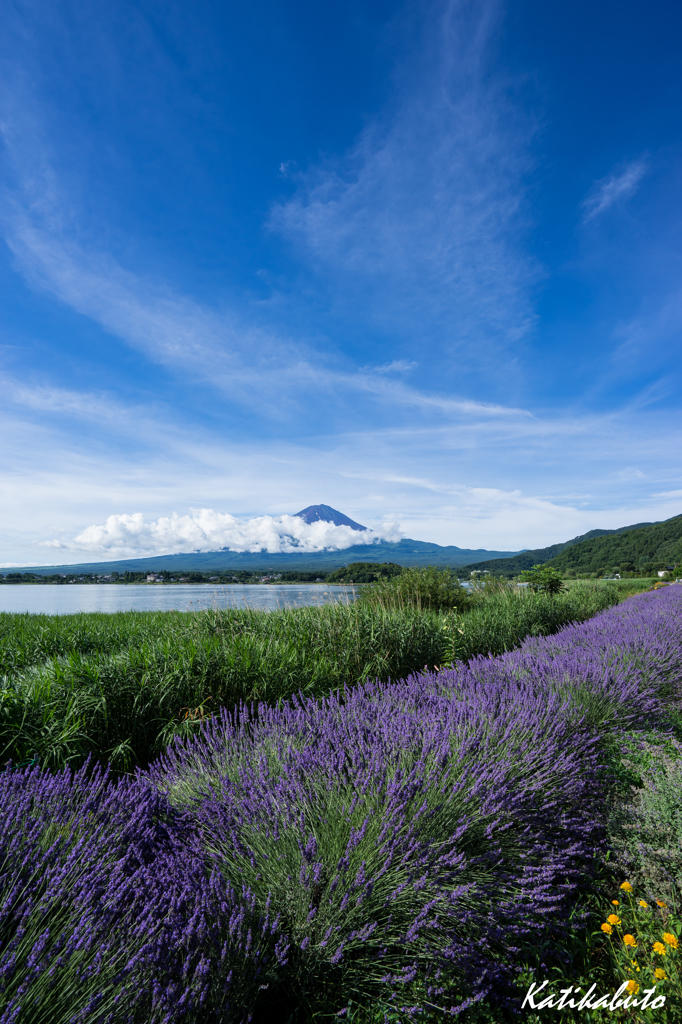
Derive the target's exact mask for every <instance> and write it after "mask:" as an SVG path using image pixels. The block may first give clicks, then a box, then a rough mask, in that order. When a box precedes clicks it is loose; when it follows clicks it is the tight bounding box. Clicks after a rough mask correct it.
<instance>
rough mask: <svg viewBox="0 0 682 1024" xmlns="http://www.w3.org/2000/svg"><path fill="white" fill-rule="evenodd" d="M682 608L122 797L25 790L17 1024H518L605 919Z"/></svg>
mask: <svg viewBox="0 0 682 1024" xmlns="http://www.w3.org/2000/svg"><path fill="white" fill-rule="evenodd" d="M681 611H682V588H678V587H670V588H668V589H667V590H666V591H664V592H662V593H657V594H645V595H641V596H638V597H636V598H633V599H631V600H630V601H628V602H626V603H625V604H623V605H620V606H618V607H616V608H613V609H610V610H609V611H607V612H605V613H603V614H601V615H600V616H598V617H597V618H595V619H592V620H590V621H588V622H586V623H582V624H581V625H576V626H570V627H567V628H566V629H564V630H562V631H561V632H560V633H558V634H556V635H555V636H552V637H539V638H532V639H529V640H527V641H526V642H525V643H524V644H523V645H522V647H521V648H520V649H519V650H517V651H514V652H510V653H508V654H504V655H502V656H500V657H497V658H476V659H473V660H471V661H470V662H468V663H466V664H464V663H460V664H457V665H456V666H455V667H454V668H452V669H449V670H445V671H441V672H437V673H423V674H420V675H416V676H413V677H411V678H410V679H408V680H407V681H405V682H402V683H397V684H390V683H387V682H377V683H364V684H362V685H360V686H358V687H356V688H354V689H349V690H344V691H338V692H336V693H334V694H332V695H330V696H328V697H326V698H324V699H322V700H315V699H313V698H304V697H303V696H301V697H299V698H298V699H294V700H291V701H289V702H286V703H283V704H282V706H281V707H279V708H272V707H269V706H267V705H264V704H262V705H259V706H257V707H256V706H246V705H242V706H241V707H240V708H238V709H237V710H236V711H234V712H232V713H229V712H223V713H222V715H221V716H219V717H216V718H214V719H213V720H211V721H210V722H207V723H205V725H204V726H203V728H202V731H201V733H200V735H198V736H196V737H195V738H193V739H192V740H189V741H186V742H184V743H182V742H179V741H178V742H177V743H176V745H175V746H174V747H173V748H172V749H170V750H168V751H167V752H166V754H164V755H163V756H162V757H161V758H160V759H159V761H158V762H156V763H155V764H154V765H153V766H152V767H151V768H150V769H149V770H148V771H147V772H146V773H139V774H138V776H137V777H136V778H135V779H134V780H133V779H128V780H123V781H121V782H120V783H118V784H116V785H114V784H112V783H110V782H108V781H107V779H106V778H105V777H103V776H101V775H99V774H98V773H97V772H95V773H94V774H92V775H88V773H86V772H85V771H82V772H80V773H78V774H77V775H75V776H71V775H70V774H69V773H68V772H67V773H63V774H61V775H58V776H56V777H50V776H48V775H45V774H42V773H40V772H38V771H36V770H31V771H28V772H21V773H20V772H9V773H8V774H6V775H4V776H0V798H2V799H3V807H5V808H8V809H9V810H8V813H7V814H6V815H5V817H4V819H3V821H2V823H1V824H0V849H1V850H2V864H3V867H2V872H0V943H1V945H0V979H2V980H1V981H0V1024H5V1022H9V1021H11V1020H17V1021H19V1020H20V1021H21V1022H22V1024H23V1021H28V1022H30V1024H34V1022H35V1024H38V1022H39V1021H46V1022H48V1021H49V1024H61V1022H62V1021H64V1022H66V1021H71V1020H73V1021H79V1022H82V1024H95V1022H97V1024H99V1022H100V1021H102V1022H103V1021H112V1022H113V1021H140V1022H142V1021H144V1022H148V1021H149V1022H157V1021H159V1022H161V1021H164V1022H166V1024H174V1022H175V1021H188V1022H190V1021H191V1022H194V1021H196V1022H197V1024H198V1022H200V1021H204V1020H211V1019H214V1020H216V1021H225V1022H232V1021H235V1022H236V1021H240V1020H244V1021H246V1020H247V1019H249V1018H250V1015H251V1014H252V1013H253V1014H255V1019H256V1020H268V1019H281V1020H286V1019H287V1015H288V1013H289V1011H290V1010H292V1009H293V1008H294V1007H296V1008H298V1012H299V1016H298V1017H297V1018H296V1019H297V1020H306V1019H310V1018H311V1017H312V1016H313V1015H314V1014H318V1013H319V1014H323V1015H325V1014H334V1013H341V1014H343V1012H344V1010H345V1007H346V1006H347V1005H348V1004H349V1002H351V1001H352V1002H353V1004H354V1005H356V1006H357V1005H358V1004H360V1005H363V1004H364V1005H368V1004H369V1005H371V1006H372V1007H373V1012H374V1011H377V1010H378V1009H380V1008H382V1007H383V1010H385V1011H387V1012H395V1014H396V1016H395V1017H393V1019H397V1018H400V1019H404V1018H406V1017H408V1016H410V1015H411V1014H412V1013H416V1012H420V1013H427V1012H430V1011H431V1010H433V1011H434V1012H435V1011H436V1009H437V1008H440V1011H441V1012H442V1011H443V1010H445V1011H451V1012H461V1011H466V1009H467V1007H469V1008H472V1009H473V1005H472V1004H476V1003H478V1002H480V1001H481V1000H483V999H484V998H486V997H488V998H490V999H491V1000H493V1001H497V1009H496V1011H495V1012H496V1013H497V1014H498V1017H497V1019H500V1020H501V1019H503V1015H504V1013H505V1010H504V1003H505V999H508V998H509V993H510V992H511V988H510V986H511V985H512V983H513V981H514V978H515V976H516V974H517V972H518V970H519V969H520V967H522V966H523V965H524V964H526V965H527V964H528V962H529V960H530V959H531V958H532V956H535V962H536V964H537V965H538V967H539V968H540V969H543V970H544V969H550V967H551V966H552V963H553V964H554V966H556V964H557V958H558V962H559V963H560V962H561V956H562V953H561V949H562V942H563V937H564V935H565V934H566V932H567V931H568V930H569V929H571V928H573V927H575V926H576V925H580V922H581V914H583V915H584V911H583V910H582V909H581V908H582V907H583V905H584V904H583V902H582V898H583V896H584V894H585V892H586V891H587V890H589V887H590V885H591V878H592V876H593V873H594V872H595V871H596V869H597V865H598V861H599V857H600V855H601V854H602V853H603V852H604V851H605V849H606V845H607V837H606V834H605V830H604V828H603V827H602V824H601V823H602V822H605V820H606V804H607V798H608V797H609V792H610V791H609V786H610V785H611V779H610V775H609V757H610V753H609V747H608V743H607V742H605V741H607V740H608V739H609V737H613V736H615V735H621V734H622V733H623V731H624V730H631V731H632V730H637V729H640V728H646V729H649V730H651V729H655V728H656V727H657V726H661V725H664V724H665V722H666V720H667V716H668V715H669V714H670V709H671V708H672V709H673V711H674V708H675V707H676V706H677V704H678V703H679V699H680V693H679V690H680V679H681V678H682V617H681V616H680V612H681ZM553 950H554V952H552V951H553ZM552 957H554V960H553V961H552Z"/></svg>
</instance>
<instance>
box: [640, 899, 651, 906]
mask: <svg viewBox="0 0 682 1024" xmlns="http://www.w3.org/2000/svg"><path fill="white" fill-rule="evenodd" d="M639 905H640V907H648V906H649V904H648V903H645V902H644V900H640V901H639Z"/></svg>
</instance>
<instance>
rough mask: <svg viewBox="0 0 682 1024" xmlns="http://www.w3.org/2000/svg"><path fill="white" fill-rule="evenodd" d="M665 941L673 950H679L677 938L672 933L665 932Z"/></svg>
mask: <svg viewBox="0 0 682 1024" xmlns="http://www.w3.org/2000/svg"><path fill="white" fill-rule="evenodd" d="M663 941H664V942H667V944H668V945H669V946H672V948H673V949H677V947H678V946H679V942H678V941H677V936H675V935H671V934H670V932H663Z"/></svg>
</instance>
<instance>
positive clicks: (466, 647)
mask: <svg viewBox="0 0 682 1024" xmlns="http://www.w3.org/2000/svg"><path fill="white" fill-rule="evenodd" d="M632 582H633V583H635V584H640V583H641V582H642V581H632ZM627 592H628V590H627V588H625V587H623V586H620V587H617V586H615V585H608V584H582V585H574V586H572V587H571V588H570V589H569V590H567V591H566V592H565V593H563V594H560V595H558V596H556V597H548V596H545V595H542V594H533V593H531V592H530V591H525V592H524V591H521V592H511V591H510V590H509V589H508V588H503V587H499V588H497V590H496V589H495V588H494V587H493V588H490V587H484V588H481V589H480V590H479V591H478V592H477V593H475V594H474V595H473V596H469V597H467V596H466V595H464V594H463V592H461V591H460V592H459V594H458V595H456V597H455V598H454V599H453V600H454V604H455V605H458V606H459V607H455V608H451V609H450V610H446V611H442V610H441V611H435V610H431V609H429V608H424V607H410V606H409V605H408V604H407V603H404V602H403V603H402V606H401V602H400V600H399V601H397V602H396V600H395V595H393V597H390V595H389V597H390V599H386V598H385V597H384V598H381V595H379V597H380V599H379V601H378V602H375V603H374V604H372V603H371V602H368V601H360V602H358V603H355V604H352V605H345V606H343V605H336V606H326V607H321V608H320V607H317V608H300V609H292V610H282V611H277V612H256V611H239V610H228V611H216V610H213V611H207V612H199V613H180V612H125V613H119V614H114V615H106V614H92V613H88V614H81V615H66V616H58V617H52V616H41V615H9V614H3V615H0V681H1V689H0V744H1V745H0V759H1V761H2V762H5V761H7V760H8V759H9V758H11V759H12V760H13V761H14V762H15V763H16V762H18V761H23V760H25V759H27V758H29V757H32V756H33V755H34V754H37V755H38V757H39V758H40V762H41V764H43V765H45V766H47V767H51V768H55V767H58V766H60V765H63V764H71V765H73V766H76V765H78V764H81V763H82V762H83V760H84V759H85V758H86V757H87V756H88V754H92V755H94V757H95V758H96V759H98V760H99V761H101V762H102V763H106V762H107V761H108V762H110V763H111V765H112V767H113V768H114V769H115V770H118V771H130V770H131V769H132V768H134V767H135V766H136V765H144V764H146V763H148V762H149V760H150V759H151V758H153V757H154V756H155V755H157V754H158V753H159V752H160V751H161V750H162V749H163V748H164V747H165V746H166V745H167V743H168V742H169V741H170V740H171V739H172V738H173V736H174V735H177V734H181V735H188V734H191V733H192V732H194V731H196V728H197V726H198V724H199V723H200V721H201V718H202V715H203V714H207V713H210V712H211V711H214V710H216V709H217V708H219V707H233V706H235V705H237V704H239V703H240V702H242V701H243V702H251V701H255V702H259V701H265V702H267V703H270V704H273V703H276V702H278V701H280V700H282V699H286V698H288V697H290V696H291V695H292V694H296V693H298V692H302V693H304V694H305V695H307V696H321V695H323V694H326V693H329V692H330V691H332V690H334V689H336V688H339V687H344V686H352V685H354V684H356V683H358V682H361V681H363V680H367V679H379V680H382V681H385V680H388V679H393V680H397V679H400V678H404V677H406V676H408V675H409V674H410V673H412V672H414V671H417V670H420V669H423V668H424V667H425V666H428V667H429V668H433V667H434V666H440V665H443V664H444V663H447V662H448V661H450V660H452V658H453V657H454V658H458V659H466V658H470V657H473V656H475V655H478V654H482V655H487V654H493V655H495V654H500V653H502V652H503V651H506V650H511V649H513V648H514V647H516V646H518V644H519V643H520V642H521V641H522V640H523V639H524V637H526V636H529V635H530V636H539V635H547V634H550V633H553V632H555V631H556V630H557V629H559V628H561V627H562V626H563V625H565V624H566V623H568V622H572V621H583V620H585V619H587V618H589V617H591V616H593V615H595V614H596V613H597V612H599V611H600V610H602V609H604V608H606V607H608V606H610V605H612V604H615V603H617V602H618V601H619V600H620V599H621V598H622V597H623V596H625V595H626V593H627ZM417 603H418V604H419V601H418V602H417ZM424 603H428V601H426V602H424Z"/></svg>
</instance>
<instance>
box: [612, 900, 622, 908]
mask: <svg viewBox="0 0 682 1024" xmlns="http://www.w3.org/2000/svg"><path fill="white" fill-rule="evenodd" d="M611 902H612V903H613V905H614V907H619V906H620V900H611Z"/></svg>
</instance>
